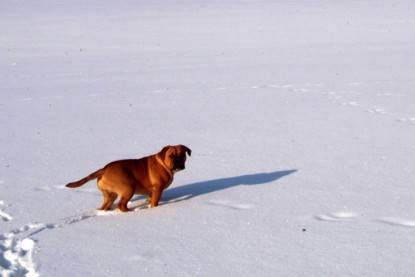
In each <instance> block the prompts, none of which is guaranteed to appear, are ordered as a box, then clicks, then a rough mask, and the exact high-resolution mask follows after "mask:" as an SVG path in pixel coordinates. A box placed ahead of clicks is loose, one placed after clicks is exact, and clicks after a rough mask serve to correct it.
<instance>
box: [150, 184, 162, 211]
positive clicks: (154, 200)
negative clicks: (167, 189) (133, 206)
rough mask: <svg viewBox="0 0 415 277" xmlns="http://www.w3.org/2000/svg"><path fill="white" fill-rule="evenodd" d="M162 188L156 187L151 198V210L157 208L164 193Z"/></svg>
mask: <svg viewBox="0 0 415 277" xmlns="http://www.w3.org/2000/svg"><path fill="white" fill-rule="evenodd" d="M162 191H163V190H162V189H161V186H154V187H153V191H152V193H151V196H150V208H154V207H157V206H158V204H159V201H160V198H161V193H162Z"/></svg>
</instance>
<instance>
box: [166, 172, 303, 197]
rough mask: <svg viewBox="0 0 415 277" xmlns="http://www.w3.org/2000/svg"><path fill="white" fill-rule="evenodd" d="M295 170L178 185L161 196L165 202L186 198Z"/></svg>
mask: <svg viewBox="0 0 415 277" xmlns="http://www.w3.org/2000/svg"><path fill="white" fill-rule="evenodd" d="M296 171H297V170H296V169H291V170H283V171H274V172H269V173H256V174H249V175H242V176H235V177H228V178H221V179H215V180H209V181H203V182H198V183H193V184H188V185H183V186H178V187H174V188H171V189H167V190H166V191H164V192H163V196H162V198H163V199H164V201H167V202H177V201H182V200H187V199H191V198H194V197H197V196H200V195H204V194H208V193H212V192H216V191H220V190H224V189H228V188H232V187H236V186H239V185H247V186H254V185H261V184H266V183H270V182H273V181H276V180H278V179H280V178H282V177H285V176H287V175H290V174H293V173H295V172H296Z"/></svg>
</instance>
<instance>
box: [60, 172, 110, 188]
mask: <svg viewBox="0 0 415 277" xmlns="http://www.w3.org/2000/svg"><path fill="white" fill-rule="evenodd" d="M102 174H104V169H103V168H101V169H99V170H97V171H95V172H94V173H91V174H89V175H88V176H86V177H85V178H83V179H81V180H79V181H76V182H72V183H69V184H67V185H66V186H67V187H68V188H77V187H80V186H82V185H85V184H86V183H87V182H89V181H91V180H94V179H97V178H101V177H102Z"/></svg>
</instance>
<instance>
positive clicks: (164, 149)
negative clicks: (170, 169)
mask: <svg viewBox="0 0 415 277" xmlns="http://www.w3.org/2000/svg"><path fill="white" fill-rule="evenodd" d="M170 147H171V146H170V145H167V146H164V147H163V149H161V151H160V155H161V157H162V159H163V160H164V158H165V156H166V152H167V150H169V148H170Z"/></svg>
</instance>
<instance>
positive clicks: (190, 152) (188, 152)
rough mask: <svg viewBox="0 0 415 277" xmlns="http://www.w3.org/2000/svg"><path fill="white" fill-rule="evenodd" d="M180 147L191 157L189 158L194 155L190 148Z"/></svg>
mask: <svg viewBox="0 0 415 277" xmlns="http://www.w3.org/2000/svg"><path fill="white" fill-rule="evenodd" d="M180 147H182V148H184V150H185V151H186V153H187V155H189V157H190V156H191V155H192V150H190V148H189V147H187V146H185V145H180Z"/></svg>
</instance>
